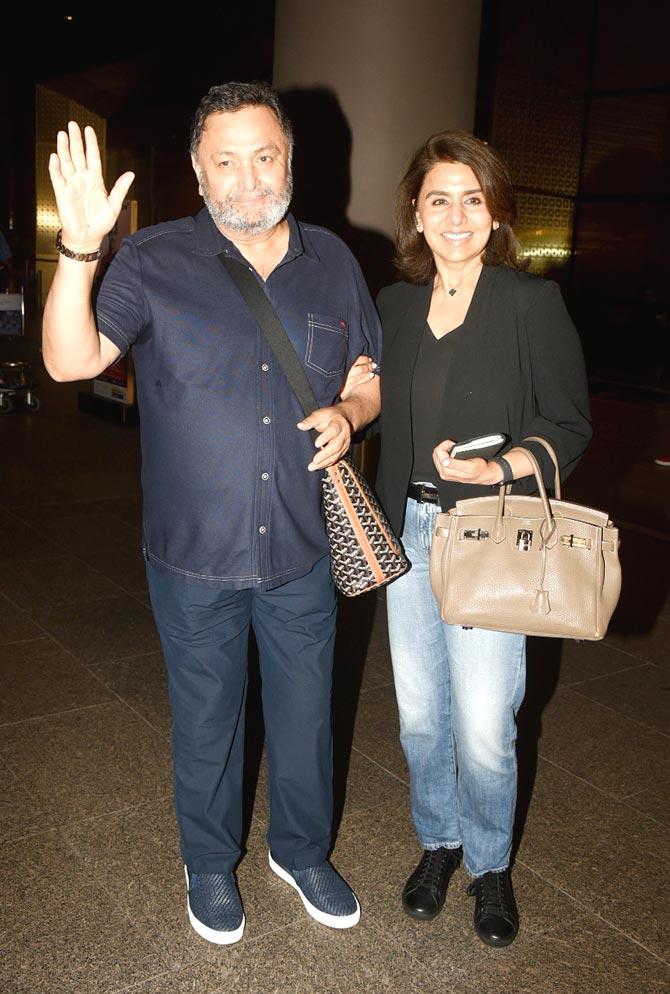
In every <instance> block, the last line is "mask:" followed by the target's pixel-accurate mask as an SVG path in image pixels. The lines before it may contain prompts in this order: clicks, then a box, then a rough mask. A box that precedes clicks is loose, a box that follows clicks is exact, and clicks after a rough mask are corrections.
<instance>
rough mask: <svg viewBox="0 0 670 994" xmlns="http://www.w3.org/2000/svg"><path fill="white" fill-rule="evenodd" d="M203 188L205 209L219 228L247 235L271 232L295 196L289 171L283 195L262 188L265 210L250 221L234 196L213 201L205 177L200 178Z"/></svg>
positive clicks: (230, 195)
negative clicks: (239, 208) (239, 209)
mask: <svg viewBox="0 0 670 994" xmlns="http://www.w3.org/2000/svg"><path fill="white" fill-rule="evenodd" d="M198 178H199V182H200V186H201V188H202V199H203V200H204V201H205V207H206V208H207V210H208V211H209V213H210V214H211V215H212V220H213V221H214V223H215V224H216V225H217V226H218V227H219V228H226V229H227V230H228V231H239V232H240V233H244V234H247V235H256V234H260V233H261V232H263V231H269V230H270V228H274V226H275V225H276V224H279V222H280V221H281V220H282V219H283V217H284V215H285V214H286V211H287V210H288V208H289V204H290V203H291V196H292V195H293V177H292V175H291V172H290V170H289V173H288V176H287V177H286V188H285V189H284V192H283V193H281V194H277V193H275V192H274V190H270V189H269V188H268V187H261V189H260V193H262V194H263V195H264V197H265V200H264V210H263V213H262V214H261V215H259V216H258V217H256V219H255V220H254V221H250V220H249V219H248V218H247V217H246V216H245V215H244V214H242V213H240V212H239V211H238V209H237V206H236V198H235V195H234V194H232V193H231V194H229V195H228V196H227V197H226V199H225V200H212V199H211V198H210V196H209V187H208V186H207V181H206V180H205V178H204V176H199V177H198Z"/></svg>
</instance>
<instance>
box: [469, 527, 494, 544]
mask: <svg viewBox="0 0 670 994" xmlns="http://www.w3.org/2000/svg"><path fill="white" fill-rule="evenodd" d="M488 537H489V533H488V532H487V531H486V529H485V528H466V529H464V531H463V538H473V539H475V541H477V542H481V541H482V539H485V538H488Z"/></svg>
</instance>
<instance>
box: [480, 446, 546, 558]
mask: <svg viewBox="0 0 670 994" xmlns="http://www.w3.org/2000/svg"><path fill="white" fill-rule="evenodd" d="M529 441H530V439H529ZM533 441H535V439H533ZM537 441H541V439H537ZM518 448H523V446H518ZM524 452H525V453H526V455H527V456H528V459H529V461H530V464H531V466H532V467H533V473H534V474H535V482H536V483H537V489H538V491H539V494H540V500H541V501H542V509H543V511H544V521H543V522H542V524H541V525H540V538H541V539H542V543H543V544H544V545H546V546H547V547H549V548H550V547H551V546H550V542H551V540H552V538H554V536H555V534H556V521H555V519H554V515H553V513H552V510H551V505H550V503H549V498H548V497H547V491H546V489H545V486H544V480H543V479H542V470H541V469H540V464H539V463H538V461H537V459H536V458H535V456H534V455H533V453H532V452H531V451H530V449H524ZM559 492H560V480H559ZM506 496H507V487H506V486H505V485H504V484H501V486H500V490H499V492H498V508H497V511H496V521H495V525H494V526H493V541H494V542H495V543H496V544H499V543H500V542H503V541H504V539H505V524H504V515H505V498H506ZM551 544H552V545H553V544H554V543H553V542H551Z"/></svg>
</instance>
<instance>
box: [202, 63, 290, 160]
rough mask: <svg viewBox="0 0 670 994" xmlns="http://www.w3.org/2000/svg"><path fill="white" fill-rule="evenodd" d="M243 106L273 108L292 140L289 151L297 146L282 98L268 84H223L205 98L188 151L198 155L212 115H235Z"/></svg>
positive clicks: (210, 91) (287, 136)
mask: <svg viewBox="0 0 670 994" xmlns="http://www.w3.org/2000/svg"><path fill="white" fill-rule="evenodd" d="M243 107H269V108H270V110H271V111H274V113H275V114H276V115H277V120H278V121H279V126H280V128H281V129H282V131H283V132H284V136H285V137H286V141H287V142H288V150H289V154H290V153H291V150H292V149H293V129H292V127H291V122H290V121H289V119H288V117H287V116H286V113H285V111H284V108H283V107H282V105H281V101H280V100H279V97H278V96H277V94H276V93H275V91H274V90H273V89H272V87H271V86H268V84H267V83H260V82H258V81H255V82H253V83H222V84H221V85H220V86H212V87H211V89H210V90H209V92H208V93H206V94H205V96H204V97H203V98H202V100H201V101H200V103H199V105H198V109H197V110H196V112H195V114H194V115H193V121H192V122H191V133H190V136H189V143H188V150H189V152H190V153H191V155H192V156H193V158H196V156H197V154H198V146H199V145H200V139H201V138H202V133H203V131H204V129H205V121H206V120H207V118H208V117H209V115H210V114H222V113H226V114H232V113H234V111H236V110H242V108H243Z"/></svg>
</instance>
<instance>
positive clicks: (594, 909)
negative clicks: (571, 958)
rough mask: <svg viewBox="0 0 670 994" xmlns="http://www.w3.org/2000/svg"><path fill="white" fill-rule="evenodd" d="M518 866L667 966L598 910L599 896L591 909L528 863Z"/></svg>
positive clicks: (595, 897) (651, 950) (651, 951)
mask: <svg viewBox="0 0 670 994" xmlns="http://www.w3.org/2000/svg"><path fill="white" fill-rule="evenodd" d="M516 864H518V865H519V866H523V867H524V869H526V870H529V871H530V872H531V873H534V874H535V876H536V877H538V878H539V879H540V880H542V881H543V882H544V883H546V884H549V885H550V886H551V887H553V888H554V889H555V890H557V891H559V893H561V894H563V895H564V896H565V897H567V898H569V899H570V900H571V901H572V902H573V903H574V904H576V905H578V907H580V908H582V909H583V911H584V912H585V914H584V916H582V918H598V919H600V920H601V921H602V922H603V924H605V925H607V926H609V927H610V928H611V929H613V930H614V931H615V932H618V933H619V934H620V935H623V936H624V937H625V938H626V939H628V940H629V941H630V942H632V943H634V944H635V945H636V946H639V947H640V948H641V949H644V950H645V952H647V953H649V955H650V956H653V958H654V959H657V960H659V962H661V963H666V964H667V960H665V959H663V957H662V956H659V955H658V953H656V952H654V950H653V949H649V948H648V947H647V946H645V945H644V943H642V942H641V941H640V940H639V939H636V938H635V936H632V935H629V934H628V932H626V931H625V929H622V928H621V927H620V926H619V925H616V924H615V923H614V922H613V921H611V920H610V919H609V918H605V916H604V915H603V914H602V913H601V912H599V911H598V910H597V906H598V904H599V903H600V898H599V897H598V896H597V895H594V898H593V900H594V902H595V904H594V906H593V907H591V906H590V905H589V904H588V903H587V902H586V901H584V899H583V898H579V897H576V896H575V895H574V894H571V893H570V891H568V890H566V889H565V887H562V886H561V885H560V884H558V883H557V882H556V881H554V880H551V879H549V878H548V877H545V876H544V875H543V874H542V873H540V872H539V871H538V870H536V869H534V868H533V867H532V866H530V865H529V864H528V863H526V862H524V860H522V859H517V860H515V865H516ZM580 920H581V919H580Z"/></svg>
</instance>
